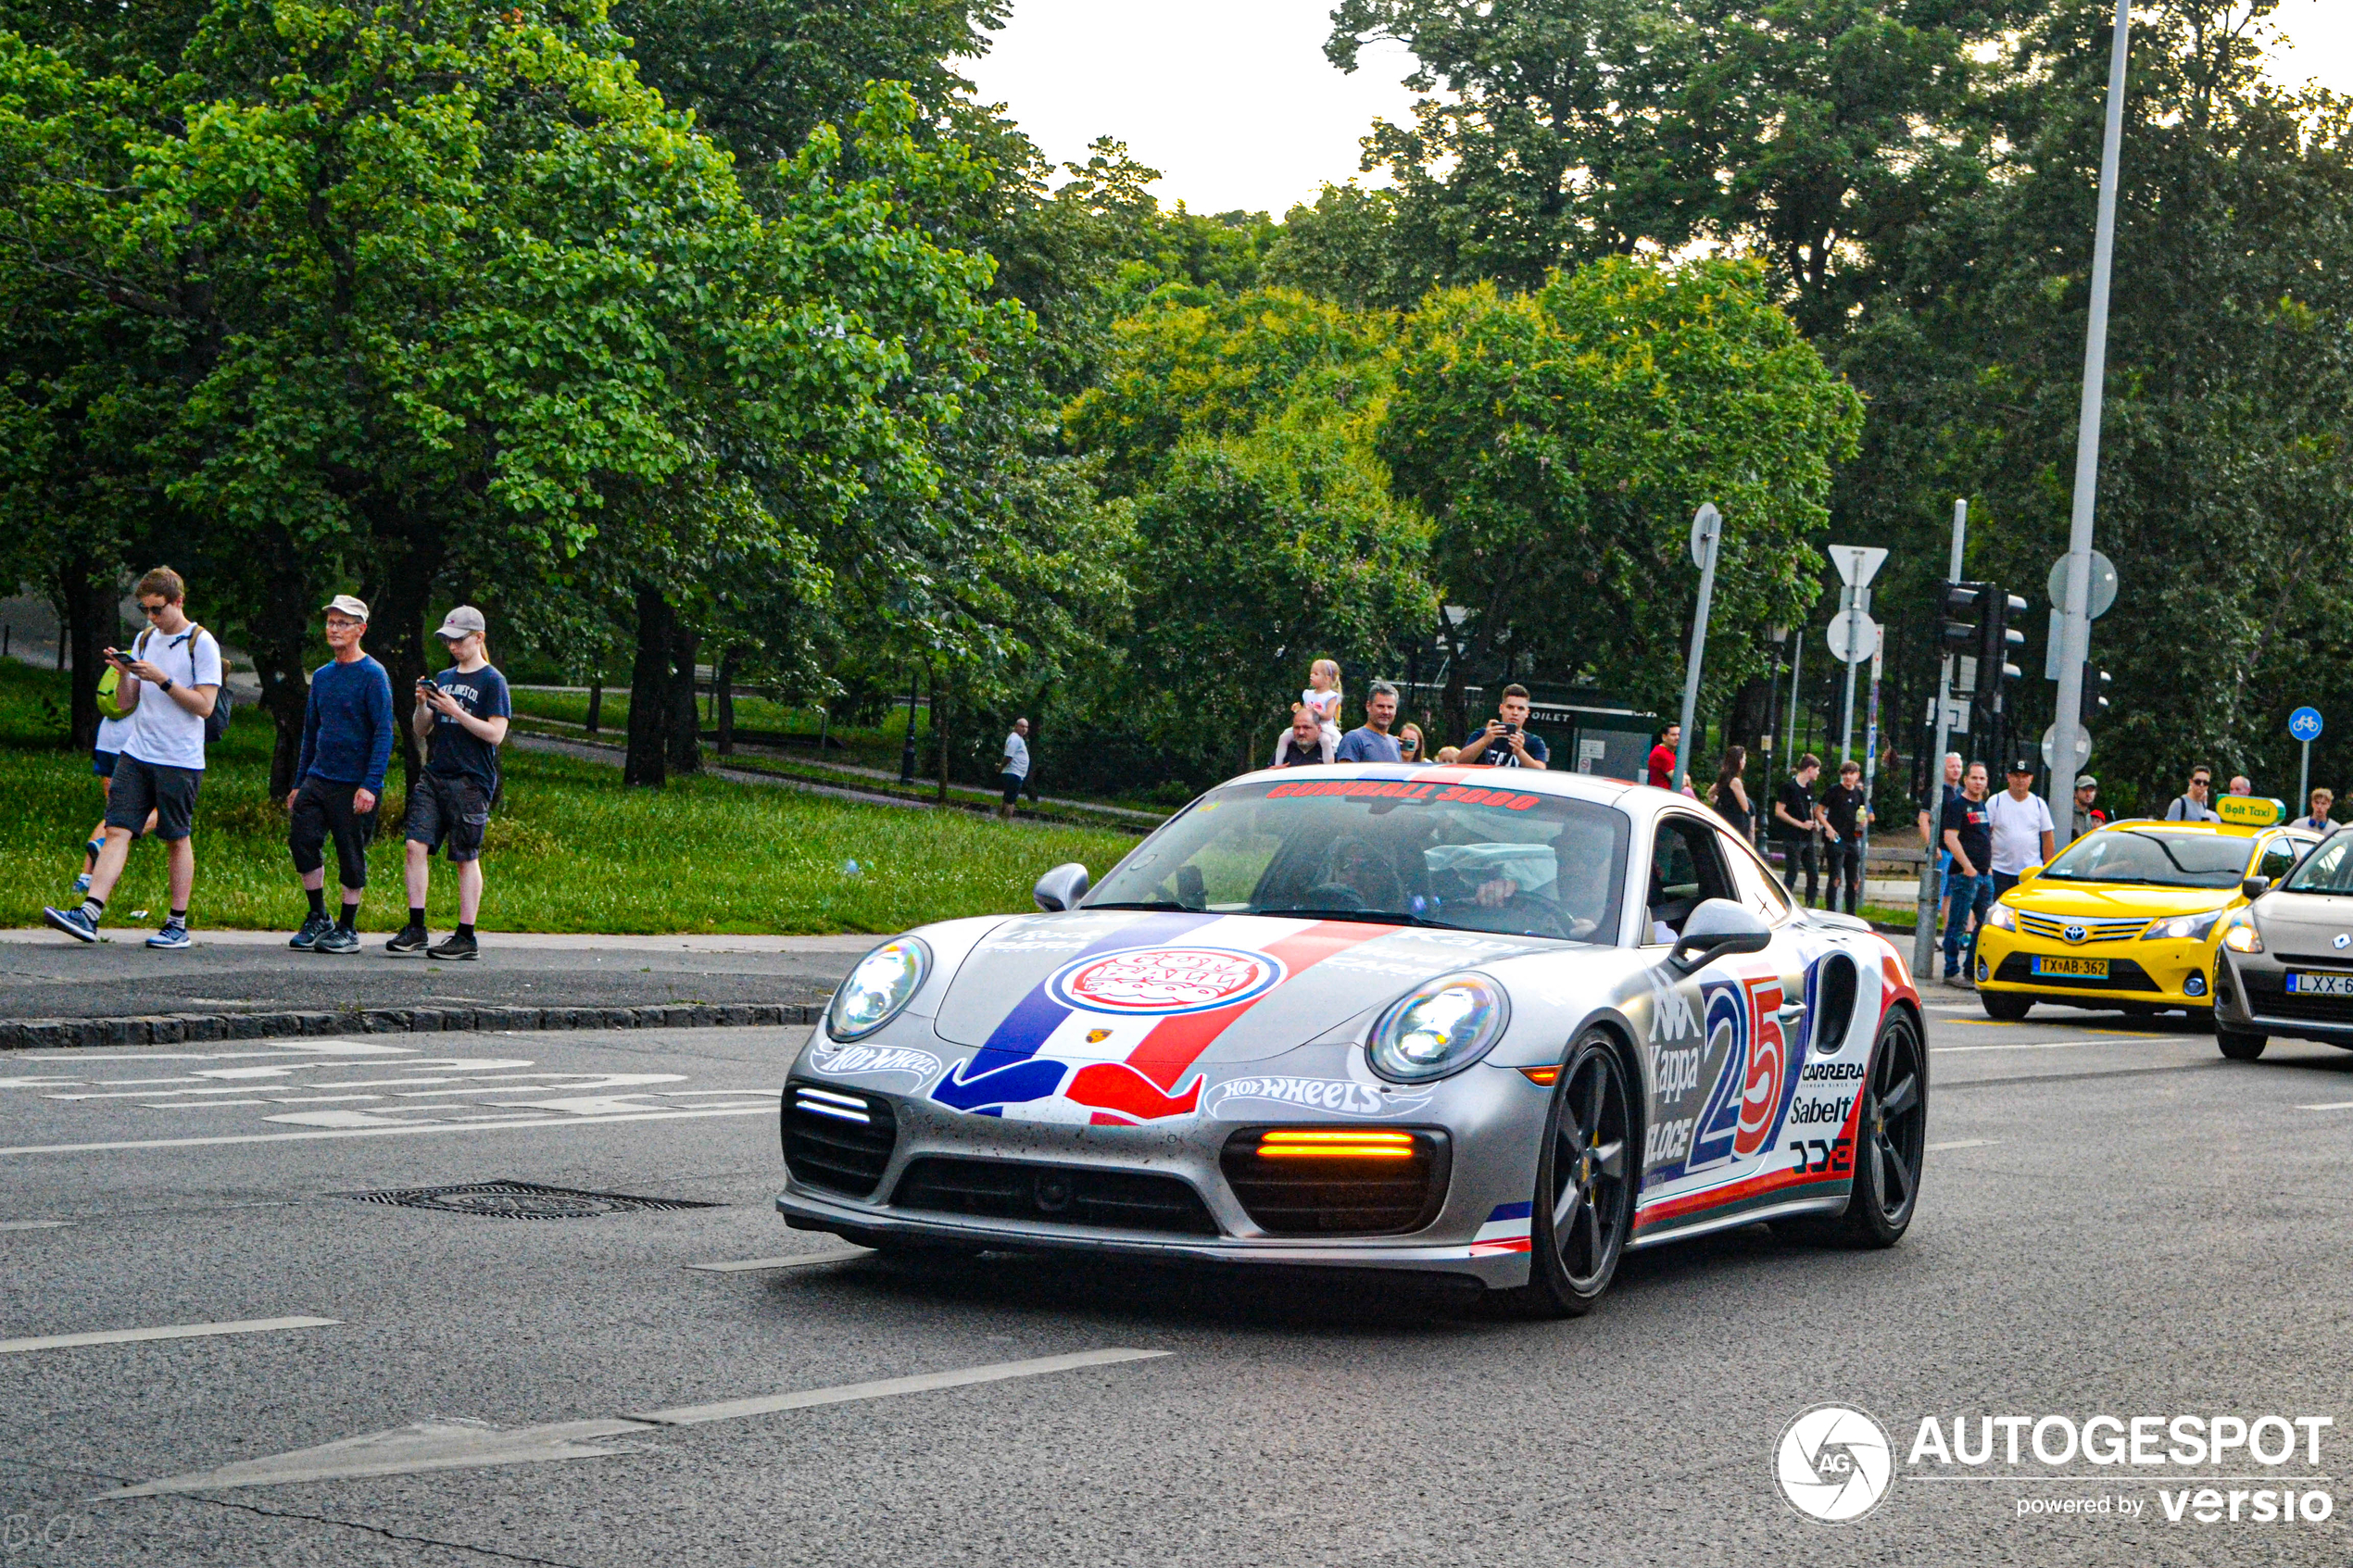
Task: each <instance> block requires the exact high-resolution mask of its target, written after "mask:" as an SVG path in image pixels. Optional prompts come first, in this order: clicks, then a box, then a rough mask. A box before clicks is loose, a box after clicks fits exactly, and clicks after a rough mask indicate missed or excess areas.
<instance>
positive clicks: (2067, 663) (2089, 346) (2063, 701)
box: [1995, 0, 2133, 822]
mask: <svg viewBox="0 0 2353 1568" xmlns="http://www.w3.org/2000/svg"><path fill="white" fill-rule="evenodd" d="M2132 29H2133V0H2116V38H2115V42H2114V43H2113V44H2111V45H2110V46H2109V50H2108V127H2107V130H2106V132H2105V133H2104V134H2103V135H2102V137H2101V141H2100V206H2099V223H2098V228H2097V231H2096V232H2095V236H2094V239H2093V242H2092V310H2091V320H2089V322H2087V323H2086V325H2085V327H2084V330H2083V408H2082V416H2081V418H2080V420H2079V423H2078V425H2077V429H2076V433H2075V510H2074V514H2073V516H2072V518H2071V519H2070V522H2069V525H2068V534H2067V595H2066V600H2067V602H2066V603H2065V604H2063V605H2061V606H2060V607H2059V608H2060V621H2059V670H2058V700H2057V709H2058V710H2057V713H2056V715H2054V718H2053V722H2052V725H2051V763H2052V765H2051V784H2050V801H2051V820H2052V821H2053V822H2062V821H2071V820H2072V819H2071V818H2068V817H2064V816H2062V813H2064V812H2066V811H2068V810H2070V809H2071V807H2072V804H2073V800H2074V794H2075V753H2076V751H2077V750H2078V749H2079V748H2080V745H2081V742H2080V737H2081V735H2082V729H2083V724H2082V707H2083V664H2084V661H2085V660H2086V659H2090V658H2091V655H2092V617H2091V606H2092V514H2093V510H2094V506H2095V502H2096V501H2097V500H2098V497H2099V486H2100V414H2101V408H2102V400H2103V393H2104V392H2105V390H2106V385H2107V381H2108V282H2109V280H2110V279H2111V277H2112V276H2113V275H2114V273H2115V270H2116V185H2117V169H2118V165H2119V164H2120V163H2121V162H2122V159H2123V151H2124V70H2125V61H2126V56H2127V55H2128V53H2129V51H2130V48H2131V42H2132ZM1995 679H1997V680H1998V679H1999V674H1998V672H1997V673H1996V676H1995Z"/></svg>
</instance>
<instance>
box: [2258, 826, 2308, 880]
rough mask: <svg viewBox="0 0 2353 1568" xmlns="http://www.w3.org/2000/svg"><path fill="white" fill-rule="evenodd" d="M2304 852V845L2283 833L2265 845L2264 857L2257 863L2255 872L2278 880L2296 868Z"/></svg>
mask: <svg viewBox="0 0 2353 1568" xmlns="http://www.w3.org/2000/svg"><path fill="white" fill-rule="evenodd" d="M2303 852H2304V846H2303V845H2301V844H2299V843H2297V842H2296V840H2295V839H2294V838H2291V837H2290V836H2289V835H2287V834H2280V835H2279V836H2278V837H2277V838H2274V839H2272V840H2271V842H2270V843H2269V844H2266V845H2265V846H2263V858H2262V859H2259V860H2258V861H2257V862H2256V863H2255V874H2256V875H2257V876H2261V877H2269V878H2271V881H2273V882H2277V881H2279V880H2280V879H2281V878H2282V877H2284V876H2285V875H2287V873H2288V872H2292V871H2294V870H2295V869H2296V861H2297V859H2300V858H2301V857H2302V855H2303Z"/></svg>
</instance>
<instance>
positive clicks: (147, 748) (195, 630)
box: [122, 626, 220, 771]
mask: <svg viewBox="0 0 2353 1568" xmlns="http://www.w3.org/2000/svg"><path fill="white" fill-rule="evenodd" d="M132 658H133V659H145V660H146V661H147V662H148V663H150V664H152V665H154V666H155V667H156V668H157V669H158V670H160V671H163V672H164V673H165V674H167V675H169V676H170V677H171V684H173V685H175V686H218V685H219V684H220V644H219V643H216V642H214V641H213V640H212V633H209V632H208V631H206V630H205V629H204V628H203V627H201V626H190V627H188V628H186V629H185V630H183V631H182V632H181V633H180V634H179V635H178V636H176V637H167V636H165V635H164V634H163V633H161V632H158V631H157V630H155V629H154V628H153V627H149V628H148V629H147V630H146V631H145V632H142V633H139V641H138V642H137V643H136V644H134V645H133V646H132ZM122 754H123V755H124V756H125V757H133V758H136V759H139V760H140V761H142V762H145V763H147V764H149V765H150V766H153V767H157V768H194V769H196V770H197V771H202V770H203V768H204V719H203V716H202V715H200V714H195V713H191V712H189V711H188V710H187V709H184V708H182V707H181V706H180V705H179V704H178V703H176V702H174V701H172V700H171V696H170V693H168V692H160V691H157V690H156V689H155V688H154V687H153V686H150V685H147V684H145V682H142V683H141V684H140V687H139V706H138V707H136V708H134V709H132V710H131V734H130V736H129V738H128V739H126V740H125V741H124V742H123V746H122Z"/></svg>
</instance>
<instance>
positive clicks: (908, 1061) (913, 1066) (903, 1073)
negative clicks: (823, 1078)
mask: <svg viewBox="0 0 2353 1568" xmlns="http://www.w3.org/2000/svg"><path fill="white" fill-rule="evenodd" d="M809 1065H810V1066H811V1067H812V1068H813V1069H815V1070H816V1071H817V1072H819V1073H825V1074H827V1075H828V1076H831V1077H835V1078H884V1077H892V1076H897V1077H903V1078H907V1079H909V1080H911V1081H912V1085H913V1086H914V1087H916V1088H921V1087H922V1086H923V1085H925V1084H928V1083H930V1082H931V1080H932V1074H934V1073H937V1072H938V1071H939V1059H938V1058H937V1057H936V1056H934V1055H932V1054H931V1052H929V1051H919V1050H916V1049H914V1048H912V1047H908V1046H837V1045H831V1044H828V1045H822V1046H819V1047H816V1048H815V1049H814V1050H812V1051H811V1052H810V1053H809Z"/></svg>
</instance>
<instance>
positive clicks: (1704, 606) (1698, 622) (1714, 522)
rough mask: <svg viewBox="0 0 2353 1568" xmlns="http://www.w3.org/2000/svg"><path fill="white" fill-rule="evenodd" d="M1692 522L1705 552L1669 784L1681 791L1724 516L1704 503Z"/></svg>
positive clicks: (1689, 755)
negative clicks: (1672, 780) (1679, 725)
mask: <svg viewBox="0 0 2353 1568" xmlns="http://www.w3.org/2000/svg"><path fill="white" fill-rule="evenodd" d="M1693 526H1694V527H1695V528H1697V529H1699V530H1700V531H1701V538H1702V540H1703V541H1704V545H1705V551H1706V553H1705V556H1704V557H1702V558H1701V561H1700V568H1699V608H1697V609H1696V610H1694V611H1693V612H1692V657H1691V660H1690V663H1689V666H1688V667H1687V668H1686V669H1685V670H1684V671H1683V722H1682V726H1681V728H1682V734H1681V735H1680V737H1679V738H1678V739H1677V741H1676V745H1675V779H1674V782H1673V784H1670V785H1669V786H1668V787H1670V788H1672V789H1674V790H1677V791H1679V792H1680V790H1681V789H1682V787H1683V780H1684V779H1685V778H1686V777H1688V776H1689V774H1690V772H1691V762H1692V710H1693V709H1696V708H1697V707H1698V706H1699V671H1700V665H1701V662H1702V661H1703V660H1704V659H1705V658H1706V655H1707V611H1708V606H1709V604H1710V603H1711V602H1712V601H1713V600H1714V599H1715V597H1716V554H1717V549H1718V546H1721V545H1722V544H1723V542H1724V523H1723V520H1722V519H1721V518H1719V517H1718V516H1717V515H1716V508H1714V507H1713V506H1703V507H1702V508H1700V515H1699V517H1698V518H1697V519H1695V520H1694V521H1693Z"/></svg>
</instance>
